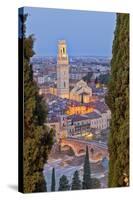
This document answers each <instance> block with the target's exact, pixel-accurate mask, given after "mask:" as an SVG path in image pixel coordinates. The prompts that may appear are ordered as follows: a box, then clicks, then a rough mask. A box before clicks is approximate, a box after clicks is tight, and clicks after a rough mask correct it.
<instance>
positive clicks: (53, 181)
mask: <svg viewBox="0 0 133 200" xmlns="http://www.w3.org/2000/svg"><path fill="white" fill-rule="evenodd" d="M53 191H55V169H54V168H53V169H52V178H51V192H53Z"/></svg>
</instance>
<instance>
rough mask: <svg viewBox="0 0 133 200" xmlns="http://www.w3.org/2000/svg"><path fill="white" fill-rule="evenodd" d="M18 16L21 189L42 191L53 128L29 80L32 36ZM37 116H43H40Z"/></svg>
mask: <svg viewBox="0 0 133 200" xmlns="http://www.w3.org/2000/svg"><path fill="white" fill-rule="evenodd" d="M19 17H20V21H21V25H22V34H20V35H19V36H20V37H19V45H20V47H22V46H23V50H22V51H21V53H23V54H22V55H23V66H20V67H24V144H23V156H24V165H23V166H24V168H23V170H24V171H23V173H24V177H23V192H26V193H27V192H28V193H29V192H43V191H46V182H45V180H44V176H43V167H44V163H46V161H47V159H48V154H49V152H50V150H51V148H52V145H53V131H52V130H51V129H49V128H48V127H47V126H45V125H44V122H45V120H46V116H47V113H46V108H45V107H46V105H45V102H43V100H42V98H41V96H39V93H38V91H39V90H38V87H37V85H36V83H35V82H34V80H33V73H32V65H31V64H30V59H31V57H32V56H33V55H34V51H33V45H34V37H33V35H30V36H28V37H26V35H25V31H26V26H25V22H26V18H27V15H23V14H22V15H20V16H19ZM20 29H21V27H20ZM41 116H42V119H43V120H41V119H40V118H41ZM44 116H45V119H44Z"/></svg>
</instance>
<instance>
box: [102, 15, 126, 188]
mask: <svg viewBox="0 0 133 200" xmlns="http://www.w3.org/2000/svg"><path fill="white" fill-rule="evenodd" d="M106 102H107V104H108V106H109V108H110V110H111V113H112V117H111V122H110V135H109V142H108V149H109V158H110V159H109V179H108V185H109V187H121V186H126V185H128V183H129V180H128V179H129V15H128V14H117V23H116V29H115V34H114V41H113V48H112V60H111V77H110V81H109V84H108V95H107V97H106Z"/></svg>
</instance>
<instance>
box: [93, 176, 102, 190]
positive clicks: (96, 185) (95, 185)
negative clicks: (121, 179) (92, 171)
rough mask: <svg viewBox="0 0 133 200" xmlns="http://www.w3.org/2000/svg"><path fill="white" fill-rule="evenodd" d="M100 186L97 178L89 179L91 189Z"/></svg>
mask: <svg viewBox="0 0 133 200" xmlns="http://www.w3.org/2000/svg"><path fill="white" fill-rule="evenodd" d="M100 187H101V184H100V181H99V180H98V179H97V178H92V179H91V188H92V189H98V188H100Z"/></svg>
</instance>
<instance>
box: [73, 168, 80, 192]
mask: <svg viewBox="0 0 133 200" xmlns="http://www.w3.org/2000/svg"><path fill="white" fill-rule="evenodd" d="M80 189H81V181H80V179H79V173H78V171H77V170H76V171H75V172H74V175H73V179H72V186H71V190H80Z"/></svg>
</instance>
